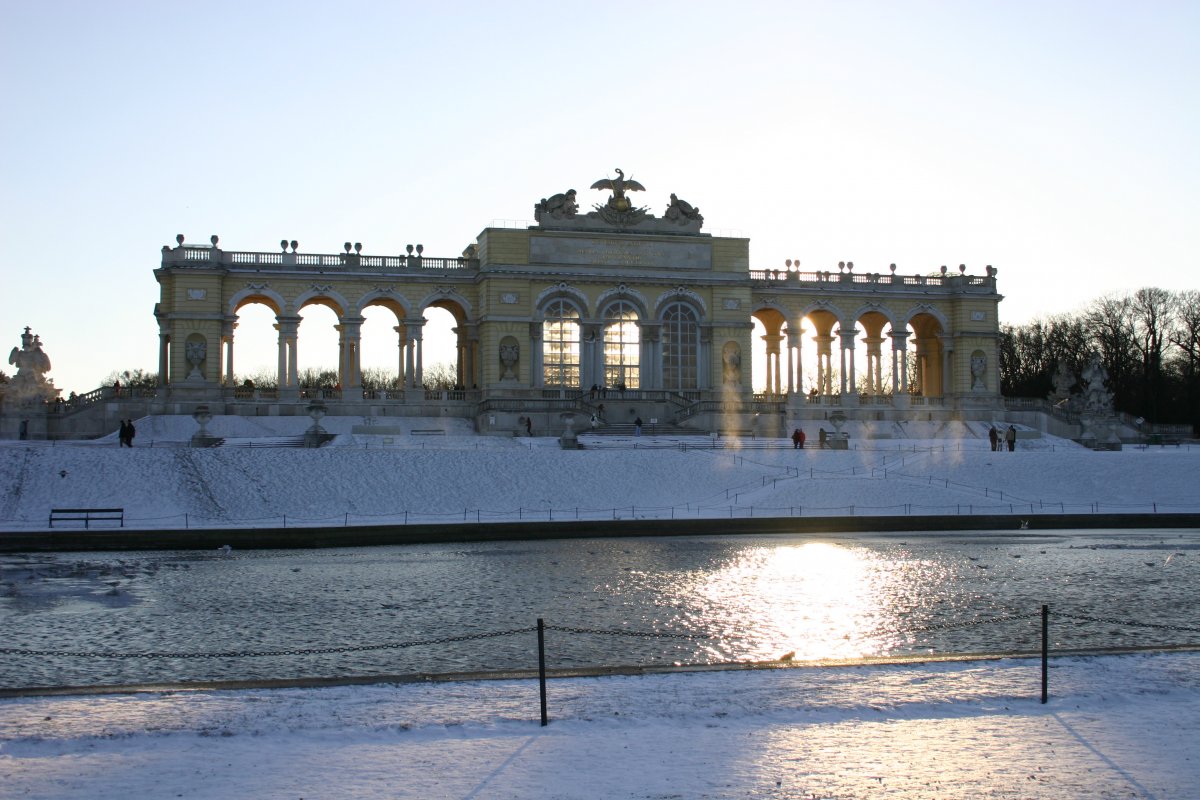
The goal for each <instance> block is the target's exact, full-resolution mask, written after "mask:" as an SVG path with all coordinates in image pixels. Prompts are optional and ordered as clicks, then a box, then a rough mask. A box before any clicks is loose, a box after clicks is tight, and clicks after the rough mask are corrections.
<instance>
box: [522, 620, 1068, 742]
mask: <svg viewBox="0 0 1200 800" xmlns="http://www.w3.org/2000/svg"><path fill="white" fill-rule="evenodd" d="M537 633H538V687H539V689H540V690H541V693H542V727H543V728H544V727H546V726H547V725H549V724H550V719H549V718H548V717H547V716H546V623H545V622H543V621H542V618H541V617H538V624H537ZM1042 702H1045V701H1044V700H1043V701H1042Z"/></svg>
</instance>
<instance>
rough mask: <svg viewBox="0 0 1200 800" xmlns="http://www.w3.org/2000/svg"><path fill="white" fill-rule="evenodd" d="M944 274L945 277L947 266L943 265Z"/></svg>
mask: <svg viewBox="0 0 1200 800" xmlns="http://www.w3.org/2000/svg"><path fill="white" fill-rule="evenodd" d="M942 274H943V275H945V274H946V265H945V264H942Z"/></svg>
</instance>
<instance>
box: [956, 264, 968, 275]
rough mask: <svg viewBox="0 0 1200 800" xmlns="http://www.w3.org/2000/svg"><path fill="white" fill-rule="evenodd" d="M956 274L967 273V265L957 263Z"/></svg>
mask: <svg viewBox="0 0 1200 800" xmlns="http://www.w3.org/2000/svg"><path fill="white" fill-rule="evenodd" d="M958 274H959V275H965V274H967V265H966V264H959V265H958Z"/></svg>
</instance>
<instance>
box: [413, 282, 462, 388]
mask: <svg viewBox="0 0 1200 800" xmlns="http://www.w3.org/2000/svg"><path fill="white" fill-rule="evenodd" d="M422 316H423V317H424V319H425V325H424V326H423V327H422V332H421V337H422V342H421V347H422V349H423V350H424V356H423V361H424V367H423V369H422V372H421V382H422V384H423V385H424V386H425V387H426V388H428V389H461V388H465V387H467V386H471V385H472V384H473V383H475V380H474V379H472V380H470V381H468V378H469V377H470V375H469V372H470V369H469V364H468V362H469V360H470V359H469V355H470V352H471V348H470V344H471V343H470V337H469V336H467V331H466V326H465V325H463V324H462V322H463V320H465V319H466V315H465V314H464V313H463V310H462V307H461V306H459V305H458V304H457V303H454V302H450V301H439V302H437V303H434V304H432V305H430V306H427V307H426V308H425V312H424V314H423V315H422Z"/></svg>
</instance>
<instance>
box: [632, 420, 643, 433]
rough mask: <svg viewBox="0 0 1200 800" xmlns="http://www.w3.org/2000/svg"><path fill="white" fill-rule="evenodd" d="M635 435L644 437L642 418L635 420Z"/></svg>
mask: <svg viewBox="0 0 1200 800" xmlns="http://www.w3.org/2000/svg"><path fill="white" fill-rule="evenodd" d="M633 435H634V436H641V435H642V418H641V417H638V418H637V419H635V420H634V421H633Z"/></svg>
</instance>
